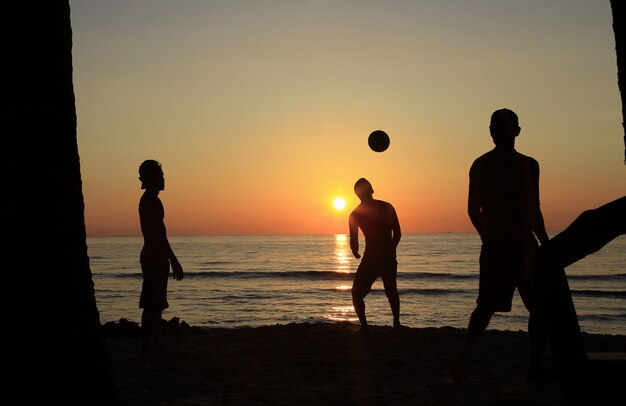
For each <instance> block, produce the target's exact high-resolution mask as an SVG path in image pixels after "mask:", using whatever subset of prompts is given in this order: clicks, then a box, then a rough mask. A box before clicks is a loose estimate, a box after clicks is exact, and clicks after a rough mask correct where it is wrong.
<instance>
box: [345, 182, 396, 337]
mask: <svg viewBox="0 0 626 406" xmlns="http://www.w3.org/2000/svg"><path fill="white" fill-rule="evenodd" d="M354 193H356V195H357V196H358V197H359V199H360V200H361V204H359V205H358V206H357V207H356V208H355V209H354V211H352V213H351V214H350V220H349V225H350V248H351V249H352V254H353V255H354V257H355V258H361V255H360V254H359V230H358V229H359V228H360V229H361V231H362V232H363V235H364V236H365V252H364V253H363V259H362V260H361V263H360V264H359V267H358V269H357V271H356V274H355V276H354V282H353V284H352V303H353V304H354V310H355V312H356V314H357V316H358V317H359V321H360V322H361V327H362V329H363V331H367V318H366V317H365V302H364V300H363V299H364V298H365V296H367V294H368V293H369V292H370V290H371V288H372V284H373V283H374V282H375V281H376V279H377V278H378V276H381V277H382V279H383V284H384V286H385V294H386V295H387V299H388V300H389V305H390V306H391V312H392V313H393V325H394V327H400V296H399V295H398V285H397V283H396V275H397V273H398V262H397V261H396V247H397V246H398V243H399V242H400V238H401V236H402V233H401V231H400V222H399V221H398V216H397V215H396V211H395V209H394V208H393V206H392V205H391V204H389V203H387V202H384V201H382V200H376V199H374V198H373V197H372V195H373V193H374V189H373V188H372V185H371V184H370V183H369V181H368V180H367V179H365V178H361V179H359V180H358V181H357V182H356V184H355V185H354Z"/></svg>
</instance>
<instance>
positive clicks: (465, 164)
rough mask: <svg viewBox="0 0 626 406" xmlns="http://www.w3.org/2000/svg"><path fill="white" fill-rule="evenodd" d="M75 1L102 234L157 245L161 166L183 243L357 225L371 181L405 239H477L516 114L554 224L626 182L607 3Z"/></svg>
mask: <svg viewBox="0 0 626 406" xmlns="http://www.w3.org/2000/svg"><path fill="white" fill-rule="evenodd" d="M71 7H72V25H73V33H74V48H73V58H74V86H75V93H76V105H77V114H78V145H79V152H80V157H81V172H82V179H83V193H84V196H85V204H86V209H85V215H86V223H87V232H88V235H89V236H127V235H128V236H130V235H140V230H139V221H138V214H137V205H138V201H139V197H140V196H141V193H142V191H141V190H140V183H139V181H138V179H137V177H138V173H137V168H138V166H139V164H140V163H141V162H142V161H143V160H144V159H157V160H159V161H160V162H161V163H162V164H163V169H164V172H165V179H166V189H165V191H164V192H163V193H162V194H161V199H162V200H163V203H164V205H165V210H166V219H165V221H166V225H167V227H168V234H169V235H214V234H218V235H224V234H227V235H228V234H293V233H298V234H304V233H345V232H347V217H348V213H349V212H350V210H351V209H352V208H353V207H354V206H355V205H356V204H357V203H358V201H357V199H356V197H355V196H354V193H353V191H352V187H353V185H354V182H355V181H356V180H357V179H358V178H360V177H366V178H368V179H369V180H370V181H371V182H372V184H373V186H374V190H375V194H374V197H376V198H379V199H382V200H386V201H389V202H391V203H392V204H393V205H394V206H395V208H396V211H397V213H398V216H399V218H400V222H401V225H402V229H403V232H405V233H411V232H450V231H452V232H455V231H461V232H463V231H473V229H472V227H471V223H470V222H469V219H468V217H467V210H466V203H467V182H468V170H469V167H470V165H471V164H472V162H473V160H474V159H475V158H476V157H478V156H479V155H481V154H483V153H484V152H487V151H488V150H490V149H491V148H492V147H493V144H492V141H491V138H490V137H489V132H488V125H489V118H490V115H491V113H492V111H493V110H495V109H498V108H502V107H508V108H511V109H512V110H514V111H515V112H517V113H518V115H519V117H520V126H521V127H522V132H521V134H520V136H519V138H518V139H517V144H516V147H517V150H518V151H520V152H522V153H524V154H527V155H530V156H533V157H535V158H536V159H537V160H538V161H539V164H540V166H541V179H540V191H541V201H542V209H543V213H544V217H545V220H546V226H547V228H548V230H549V231H552V232H558V231H561V230H562V229H563V228H564V227H566V226H567V225H568V224H569V223H570V222H571V221H572V220H573V219H574V218H575V217H576V216H577V215H578V214H579V213H580V212H581V211H583V210H585V209H588V208H593V207H597V206H599V205H601V204H603V203H606V202H608V201H610V200H613V199H615V198H617V197H620V196H623V195H624V192H625V191H626V167H625V166H624V164H623V148H624V145H623V141H622V134H623V130H622V126H621V122H622V117H621V103H620V98H619V91H618V87H617V73H616V70H617V69H616V59H615V39H614V36H613V30H612V26H611V24H612V18H611V9H610V3H609V1H608V0H601V1H600V0H584V1H576V0H558V1H557V0H551V1H543V0H542V1H519V0H516V1H509V0H490V1H485V0H482V1H481V0H477V1H463V0H456V1H452V0H415V1H385V2H383V1H341V0H335V1H314V0H311V1H287V0H285V1H236V0H228V1H155V0H143V1H126V0H125V1H110V0H107V1H96V0H93V1H86V0H81V1H71ZM376 129H382V130H385V131H387V132H388V133H389V135H390V137H391V146H390V148H389V149H388V150H387V151H385V152H383V153H375V152H373V151H371V150H370V149H369V148H368V145H367V136H368V135H369V133H370V132H371V131H373V130H376ZM337 196H343V197H344V198H345V199H346V200H347V208H346V209H345V210H343V211H338V210H336V209H335V208H334V207H333V204H332V202H333V199H335V197H337Z"/></svg>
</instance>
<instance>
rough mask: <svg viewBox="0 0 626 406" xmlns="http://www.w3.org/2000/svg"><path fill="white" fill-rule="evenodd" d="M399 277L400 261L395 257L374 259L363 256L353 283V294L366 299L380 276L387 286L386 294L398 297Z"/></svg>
mask: <svg viewBox="0 0 626 406" xmlns="http://www.w3.org/2000/svg"><path fill="white" fill-rule="evenodd" d="M397 275H398V261H397V260H396V257H395V256H390V257H374V256H370V257H368V256H367V255H363V260H361V263H360V264H359V267H358V268H357V270H356V274H355V275H354V282H353V283H352V294H353V295H356V296H362V297H365V296H366V295H367V294H368V293H369V292H370V290H371V289H372V285H373V284H374V282H375V281H376V279H377V278H378V277H379V276H380V277H381V278H382V280H383V285H384V286H385V294H386V295H387V296H389V295H397V294H398V285H397V282H396V276H397Z"/></svg>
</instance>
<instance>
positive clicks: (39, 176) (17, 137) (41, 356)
mask: <svg viewBox="0 0 626 406" xmlns="http://www.w3.org/2000/svg"><path fill="white" fill-rule="evenodd" d="M2 8H3V12H2V17H1V18H2V30H3V36H2V38H3V65H4V69H3V71H4V72H5V73H4V74H3V83H2V92H3V94H2V97H3V102H2V126H3V128H4V130H3V137H2V138H3V143H4V146H3V149H2V150H3V163H4V165H5V166H4V169H3V171H2V175H3V182H2V183H3V186H4V190H5V192H4V196H5V197H4V199H3V201H4V204H5V206H4V207H5V212H4V219H5V220H3V224H6V226H5V227H4V229H3V242H4V244H3V247H4V249H5V255H4V258H3V262H4V264H3V269H4V274H5V275H4V286H5V297H6V298H7V300H8V303H6V306H5V308H4V312H5V313H4V314H5V326H4V330H5V333H6V334H7V336H8V343H7V344H8V345H7V346H6V348H7V350H5V354H6V357H5V358H8V360H7V361H8V362H5V363H3V364H4V367H5V368H6V370H5V374H4V376H6V377H8V382H7V383H8V385H7V386H6V387H7V389H8V392H9V393H8V395H9V399H11V398H13V400H14V401H17V402H19V403H23V404H35V402H36V401H37V400H41V399H45V401H46V402H45V403H46V404H53V403H55V402H56V401H57V400H58V401H59V402H60V403H62V404H97V403H101V404H112V403H115V402H114V390H113V380H112V374H111V368H110V364H109V362H108V356H107V352H106V348H105V346H104V345H103V340H102V337H101V335H100V319H99V314H98V310H97V308H96V302H95V295H94V288H93V282H92V279H91V271H90V268H89V258H88V256H87V244H86V235H85V221H84V205H83V196H82V183H81V177H80V163H79V156H78V147H77V141H76V108H75V102H74V89H73V82H72V30H71V24H70V7H69V3H68V0H41V1H21V0H13V1H11V2H6V3H4V5H3V7H2ZM5 399H6V398H5ZM9 404H14V402H11V401H9Z"/></svg>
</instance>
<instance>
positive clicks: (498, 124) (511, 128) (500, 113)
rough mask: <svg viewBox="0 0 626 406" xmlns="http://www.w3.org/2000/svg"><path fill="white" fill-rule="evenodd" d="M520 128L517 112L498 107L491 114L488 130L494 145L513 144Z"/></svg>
mask: <svg viewBox="0 0 626 406" xmlns="http://www.w3.org/2000/svg"><path fill="white" fill-rule="evenodd" d="M520 130H521V128H520V126H519V120H518V118H517V114H515V113H514V112H513V111H512V110H509V109H500V110H496V111H494V112H493V114H492V115H491V123H490V124H489V132H491V138H493V142H494V143H495V144H496V145H502V146H508V145H511V146H513V145H514V144H515V137H517V136H518V135H519V133H520Z"/></svg>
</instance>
